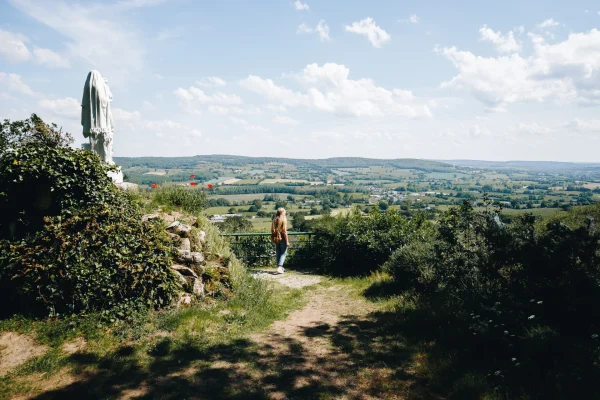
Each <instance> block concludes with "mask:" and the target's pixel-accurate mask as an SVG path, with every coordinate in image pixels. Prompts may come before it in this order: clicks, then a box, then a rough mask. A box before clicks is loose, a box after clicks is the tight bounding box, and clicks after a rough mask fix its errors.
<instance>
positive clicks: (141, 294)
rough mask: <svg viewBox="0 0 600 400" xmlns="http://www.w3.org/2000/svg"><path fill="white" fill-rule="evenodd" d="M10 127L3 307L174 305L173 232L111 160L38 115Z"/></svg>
mask: <svg viewBox="0 0 600 400" xmlns="http://www.w3.org/2000/svg"><path fill="white" fill-rule="evenodd" d="M7 124H8V125H7ZM7 126H8V128H6V127H7ZM7 129H8V132H9V133H11V135H12V136H11V137H12V139H11V141H10V145H9V147H8V148H7V149H5V151H4V152H2V153H1V154H0V188H2V189H1V190H2V192H0V301H2V302H3V304H4V307H3V308H2V313H3V314H4V315H9V314H11V313H14V312H19V313H32V314H35V315H44V314H45V315H66V314H72V313H80V312H84V313H89V312H96V311H97V312H101V313H105V316H106V317H109V319H110V318H114V317H118V318H125V317H127V315H129V314H132V313H137V312H138V311H139V310H140V307H142V308H148V307H159V306H162V305H166V304H168V303H169V302H170V300H171V297H172V296H173V295H174V293H175V291H176V290H177V286H176V281H175V277H174V275H173V273H172V272H171V270H170V268H169V266H170V264H169V263H170V254H169V253H170V247H169V241H168V238H167V237H166V236H165V235H166V234H165V233H164V232H163V230H162V229H161V228H160V227H158V226H153V225H150V224H148V225H142V223H141V213H140V210H139V209H138V207H137V206H136V205H135V204H134V203H133V202H132V201H131V199H130V197H129V196H128V195H126V194H125V193H123V192H121V191H120V190H119V189H118V188H117V187H116V186H115V185H114V184H113V182H112V180H111V179H110V178H109V177H108V176H107V175H106V172H107V171H108V170H109V169H110V166H108V165H106V164H104V163H102V162H101V161H100V159H99V158H98V157H97V156H95V155H93V154H91V153H90V152H87V151H84V150H75V149H72V148H70V147H67V146H66V144H68V143H69V138H68V136H67V137H65V136H64V135H63V134H62V132H61V131H59V130H57V129H56V128H55V127H53V126H49V125H46V124H44V123H43V122H42V121H41V120H39V118H37V117H36V116H35V115H34V116H32V118H31V119H30V120H26V121H21V122H15V123H12V124H10V123H8V122H6V123H5V124H4V125H3V131H6V130H7ZM15 132H16V133H15ZM13 133H14V134H13Z"/></svg>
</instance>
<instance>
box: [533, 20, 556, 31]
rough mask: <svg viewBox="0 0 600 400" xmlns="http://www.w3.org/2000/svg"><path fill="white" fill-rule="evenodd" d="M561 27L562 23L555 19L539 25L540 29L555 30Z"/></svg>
mask: <svg viewBox="0 0 600 400" xmlns="http://www.w3.org/2000/svg"><path fill="white" fill-rule="evenodd" d="M559 25H560V22H558V21H555V20H554V18H549V19H547V20H545V21H544V22H542V23H539V24H537V27H538V28H540V29H546V28H555V27H557V26H559Z"/></svg>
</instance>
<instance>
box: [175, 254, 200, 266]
mask: <svg viewBox="0 0 600 400" xmlns="http://www.w3.org/2000/svg"><path fill="white" fill-rule="evenodd" d="M175 261H177V262H178V263H182V264H195V265H196V264H200V263H202V262H203V261H204V255H202V253H198V252H191V251H189V250H178V251H177V255H176V256H175Z"/></svg>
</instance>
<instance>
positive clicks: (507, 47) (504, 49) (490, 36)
mask: <svg viewBox="0 0 600 400" xmlns="http://www.w3.org/2000/svg"><path fill="white" fill-rule="evenodd" d="M479 34H480V37H481V40H485V41H488V42H491V43H493V44H494V45H495V46H496V50H498V52H500V53H515V52H518V51H520V50H521V43H519V42H517V40H516V39H515V36H514V34H513V31H510V32H508V34H507V35H506V36H503V35H502V32H500V31H498V32H494V31H493V30H492V29H490V28H488V27H487V25H483V26H482V27H481V29H479Z"/></svg>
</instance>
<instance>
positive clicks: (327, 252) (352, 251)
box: [290, 208, 431, 276]
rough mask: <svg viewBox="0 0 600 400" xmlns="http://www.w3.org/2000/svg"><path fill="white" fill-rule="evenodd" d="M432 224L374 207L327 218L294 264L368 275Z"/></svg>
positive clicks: (422, 233)
mask: <svg viewBox="0 0 600 400" xmlns="http://www.w3.org/2000/svg"><path fill="white" fill-rule="evenodd" d="M430 229H431V228H430V223H429V222H428V221H426V220H425V219H424V218H423V217H422V215H419V216H418V217H416V218H412V219H407V218H405V217H404V216H403V215H401V214H400V213H399V212H398V211H396V210H389V211H387V212H381V211H379V209H377V208H373V210H372V212H371V213H369V214H368V215H367V216H364V215H363V214H362V212H361V211H360V210H359V209H355V210H354V211H353V212H352V213H351V214H350V215H347V216H338V217H335V218H334V217H330V216H324V217H323V218H321V220H320V221H319V222H318V223H317V224H316V225H315V232H316V235H315V237H314V239H313V240H312V241H311V242H310V243H308V244H307V245H306V246H304V247H303V248H302V249H299V250H298V252H297V257H292V259H291V260H290V262H291V265H294V266H295V267H297V268H301V267H309V268H315V267H316V268H318V269H320V270H321V271H322V272H324V273H328V274H333V275H342V276H356V275H366V274H369V273H370V272H372V271H375V270H377V269H378V268H379V267H380V266H381V265H383V264H384V263H385V262H386V261H387V260H388V259H389V257H390V256H391V255H392V253H393V252H394V251H395V250H396V249H397V248H399V247H401V246H402V245H403V244H405V243H407V242H409V241H410V240H412V238H418V237H420V236H422V235H426V234H427V233H426V232H428V230H430Z"/></svg>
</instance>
